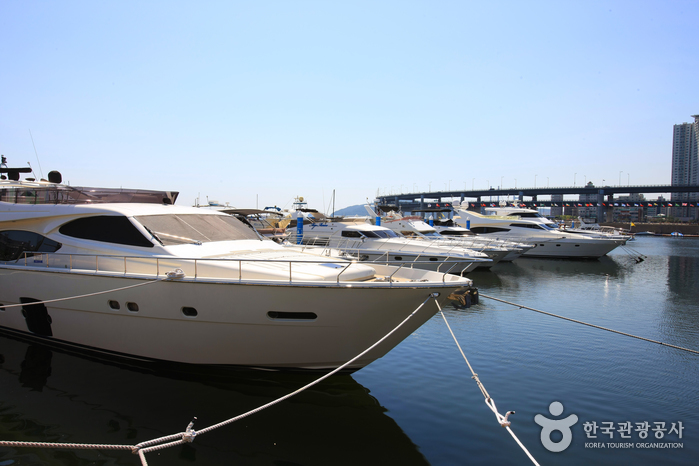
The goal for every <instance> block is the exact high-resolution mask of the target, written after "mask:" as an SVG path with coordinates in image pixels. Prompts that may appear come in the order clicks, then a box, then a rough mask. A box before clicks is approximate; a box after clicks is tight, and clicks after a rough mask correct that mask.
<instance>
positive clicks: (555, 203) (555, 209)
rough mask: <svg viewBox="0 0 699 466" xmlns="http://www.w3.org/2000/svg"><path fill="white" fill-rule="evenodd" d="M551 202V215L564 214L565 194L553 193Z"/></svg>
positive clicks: (558, 215)
mask: <svg viewBox="0 0 699 466" xmlns="http://www.w3.org/2000/svg"><path fill="white" fill-rule="evenodd" d="M551 204H552V205H551V217H560V216H561V215H563V194H552V195H551Z"/></svg>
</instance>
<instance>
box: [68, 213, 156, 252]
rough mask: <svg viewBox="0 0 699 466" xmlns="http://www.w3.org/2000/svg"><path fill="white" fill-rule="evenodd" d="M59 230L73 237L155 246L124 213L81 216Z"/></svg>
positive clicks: (145, 246)
mask: <svg viewBox="0 0 699 466" xmlns="http://www.w3.org/2000/svg"><path fill="white" fill-rule="evenodd" d="M58 231H59V232H61V234H63V235H66V236H72V237H73V238H82V239H90V240H93V241H102V242H104V243H115V244H127V245H129V246H140V247H144V248H152V247H153V243H151V242H150V241H148V239H146V237H145V236H143V235H142V234H141V232H140V231H138V229H137V228H136V227H135V226H134V225H133V223H131V222H130V221H129V219H128V218H126V217H124V216H123V215H120V216H110V215H99V216H95V217H84V218H79V219H77V220H73V221H72V222H68V223H66V224H65V225H63V226H62V227H61V228H60V229H59V230H58Z"/></svg>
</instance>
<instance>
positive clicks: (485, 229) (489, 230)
mask: <svg viewBox="0 0 699 466" xmlns="http://www.w3.org/2000/svg"><path fill="white" fill-rule="evenodd" d="M471 231H472V232H473V233H498V232H500V231H510V229H509V228H497V227H471Z"/></svg>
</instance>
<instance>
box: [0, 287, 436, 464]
mask: <svg viewBox="0 0 699 466" xmlns="http://www.w3.org/2000/svg"><path fill="white" fill-rule="evenodd" d="M174 278H181V277H180V276H179V275H178V276H177V277H174ZM158 281H159V280H158ZM437 296H439V293H431V294H430V295H429V296H427V298H425V300H424V301H423V302H422V304H420V305H419V306H418V307H417V308H416V309H415V310H414V311H413V312H411V313H410V314H409V315H408V316H407V317H406V318H405V319H403V321H401V322H400V323H399V324H398V325H397V326H396V327H395V328H394V329H393V330H391V331H390V332H388V333H387V334H386V335H384V336H383V337H382V338H381V339H379V340H378V341H377V342H376V343H374V344H373V345H371V346H370V347H368V348H367V349H365V350H364V351H362V352H361V353H359V354H358V355H357V356H355V357H353V358H352V359H350V360H349V361H347V362H346V363H344V364H342V365H341V366H339V367H337V368H335V369H333V370H332V371H330V372H328V373H327V374H325V375H323V376H321V377H319V378H318V379H316V380H314V381H313V382H311V383H309V384H307V385H304V386H303V387H301V388H299V389H297V390H295V391H293V392H291V393H288V394H286V395H284V396H282V397H281V398H277V399H276V400H274V401H270V402H269V403H267V404H265V405H262V406H259V407H257V408H255V409H253V410H250V411H248V412H246V413H243V414H241V415H238V416H236V417H232V418H230V419H227V420H225V421H223V422H219V423H218V424H214V425H212V426H209V427H206V428H204V429H201V430H199V431H195V430H194V428H193V426H194V420H196V418H194V420H192V422H190V423H189V425H188V426H187V429H186V430H185V432H180V433H177V434H172V435H168V436H165V437H160V438H157V439H152V440H148V441H145V442H141V443H139V444H137V445H104V444H85V443H43V442H16V441H2V440H0V446H8V447H11V446H14V447H38V448H66V449H83V450H85V449H94V450H130V451H131V452H132V453H134V454H138V456H139V458H140V459H141V464H142V466H148V462H147V461H146V453H150V452H153V451H157V450H163V449H165V448H169V447H173V446H176V445H182V444H185V443H191V442H192V441H193V440H194V438H195V437H196V436H197V435H200V434H205V433H207V432H211V431H212V430H214V429H218V428H219V427H223V426H226V425H228V424H231V423H233V422H235V421H238V420H240V419H243V418H246V417H248V416H250V415H252V414H255V413H258V412H260V411H262V410H264V409H267V408H269V407H271V406H274V405H276V404H278V403H281V402H282V401H284V400H286V399H288V398H291V397H292V396H294V395H298V394H299V393H301V392H303V391H304V390H307V389H308V388H310V387H312V386H314V385H316V384H318V383H320V382H321V381H323V380H325V379H327V378H328V377H330V376H331V375H334V374H336V373H337V372H339V371H341V370H342V369H344V368H345V367H347V366H348V365H350V364H352V363H353V362H354V361H356V360H357V359H359V358H361V357H362V356H364V355H365V354H366V353H368V352H369V351H371V350H373V349H374V348H376V346H378V345H379V344H381V343H382V342H383V341H384V340H386V339H387V338H388V337H390V336H391V335H392V334H393V333H395V332H396V331H397V330H398V329H399V328H401V327H402V326H403V325H404V324H405V323H406V322H407V321H408V320H410V318H412V317H413V316H414V315H415V314H416V313H417V312H418V311H419V310H420V309H422V307H423V306H424V305H425V304H426V303H427V301H429V300H430V299H431V298H435V302H437V300H436V298H437ZM32 304H36V303H32ZM437 305H438V306H439V304H437ZM164 442H167V443H164Z"/></svg>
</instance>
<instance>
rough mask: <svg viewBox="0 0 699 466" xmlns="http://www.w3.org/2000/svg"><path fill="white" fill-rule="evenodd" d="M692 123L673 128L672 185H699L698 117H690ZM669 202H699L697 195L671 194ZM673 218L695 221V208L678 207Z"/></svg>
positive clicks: (674, 210) (698, 194)
mask: <svg viewBox="0 0 699 466" xmlns="http://www.w3.org/2000/svg"><path fill="white" fill-rule="evenodd" d="M692 118H694V122H693V123H682V124H679V125H674V126H673V133H672V178H671V179H672V183H671V184H672V185H673V186H675V185H699V115H692ZM670 200H671V201H673V202H677V203H680V204H682V203H690V202H697V201H698V200H699V193H673V194H672V196H671V198H670ZM672 214H673V215H674V216H675V217H678V218H682V219H687V220H689V219H696V218H697V208H696V207H688V206H680V207H676V208H674V209H673V213H672Z"/></svg>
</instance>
